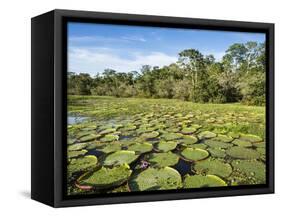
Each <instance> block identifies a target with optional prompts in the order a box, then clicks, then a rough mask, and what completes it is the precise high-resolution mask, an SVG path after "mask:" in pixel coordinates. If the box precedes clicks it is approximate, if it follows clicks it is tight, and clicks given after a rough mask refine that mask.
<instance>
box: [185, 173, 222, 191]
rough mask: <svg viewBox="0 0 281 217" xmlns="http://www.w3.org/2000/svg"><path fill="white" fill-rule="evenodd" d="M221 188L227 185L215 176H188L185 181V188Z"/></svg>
mask: <svg viewBox="0 0 281 217" xmlns="http://www.w3.org/2000/svg"><path fill="white" fill-rule="evenodd" d="M220 186H227V184H226V183H225V181H223V180H222V179H221V178H220V177H218V176H215V175H206V176H204V175H194V176H190V175H187V176H185V179H184V181H183V188H206V187H220Z"/></svg>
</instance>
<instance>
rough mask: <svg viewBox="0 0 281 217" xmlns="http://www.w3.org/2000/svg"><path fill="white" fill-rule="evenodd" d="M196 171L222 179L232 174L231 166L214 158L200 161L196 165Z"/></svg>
mask: <svg viewBox="0 0 281 217" xmlns="http://www.w3.org/2000/svg"><path fill="white" fill-rule="evenodd" d="M194 170H195V171H196V173H198V174H205V175H217V176H219V177H222V178H225V177H228V176H229V175H230V174H231V172H232V168H231V165H230V164H228V163H225V162H223V161H221V160H218V159H214V158H208V159H206V160H203V161H198V162H197V163H195V165H194Z"/></svg>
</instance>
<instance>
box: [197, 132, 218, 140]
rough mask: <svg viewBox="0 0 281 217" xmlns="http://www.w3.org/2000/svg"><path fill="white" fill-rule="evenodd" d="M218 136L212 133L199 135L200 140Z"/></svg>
mask: <svg viewBox="0 0 281 217" xmlns="http://www.w3.org/2000/svg"><path fill="white" fill-rule="evenodd" d="M216 135H217V134H215V133H213V132H210V131H203V132H201V133H199V134H198V138H199V139H210V138H214V137H216Z"/></svg>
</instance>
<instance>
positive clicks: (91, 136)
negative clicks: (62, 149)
mask: <svg viewBox="0 0 281 217" xmlns="http://www.w3.org/2000/svg"><path fill="white" fill-rule="evenodd" d="M100 137H101V135H100V134H94V133H92V134H89V135H86V136H82V137H81V138H80V139H79V141H80V142H87V141H91V140H95V139H98V138H100Z"/></svg>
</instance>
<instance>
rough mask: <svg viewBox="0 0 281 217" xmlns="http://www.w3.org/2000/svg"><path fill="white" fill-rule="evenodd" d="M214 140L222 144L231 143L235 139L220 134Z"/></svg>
mask: <svg viewBox="0 0 281 217" xmlns="http://www.w3.org/2000/svg"><path fill="white" fill-rule="evenodd" d="M214 140H218V141H221V142H231V141H232V140H233V138H232V137H231V136H226V135H222V134H219V135H218V136H217V137H214Z"/></svg>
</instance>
